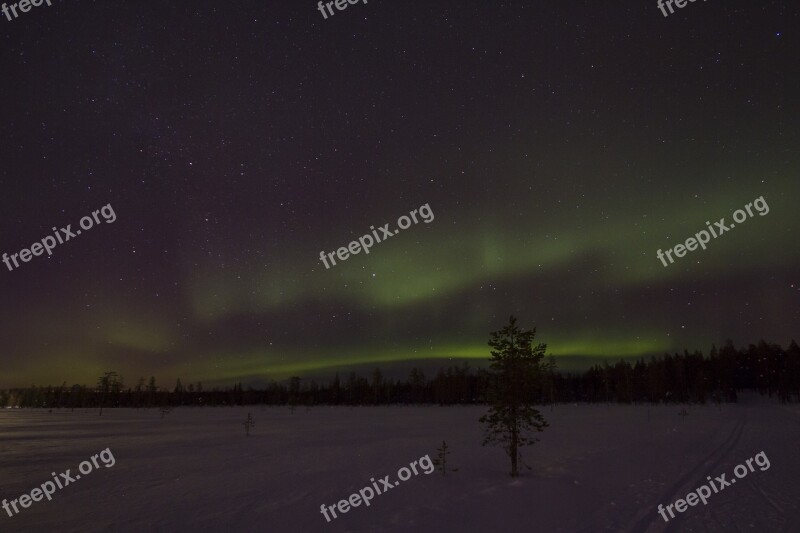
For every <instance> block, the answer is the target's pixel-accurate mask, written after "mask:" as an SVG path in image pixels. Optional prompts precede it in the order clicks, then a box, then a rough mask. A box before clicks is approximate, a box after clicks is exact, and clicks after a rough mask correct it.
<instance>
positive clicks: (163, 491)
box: [0, 397, 800, 533]
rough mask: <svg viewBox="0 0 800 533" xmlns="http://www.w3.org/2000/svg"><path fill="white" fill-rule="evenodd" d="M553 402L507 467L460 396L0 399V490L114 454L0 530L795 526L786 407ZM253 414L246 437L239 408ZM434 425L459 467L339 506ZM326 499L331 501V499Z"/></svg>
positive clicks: (790, 418) (433, 436)
mask: <svg viewBox="0 0 800 533" xmlns="http://www.w3.org/2000/svg"><path fill="white" fill-rule="evenodd" d="M679 410H680V407H677V406H669V407H664V406H660V407H652V408H650V414H649V416H650V421H649V422H648V408H647V407H646V406H617V405H614V406H605V405H599V406H587V405H580V406H574V405H560V406H556V407H555V409H554V410H553V411H551V410H550V408H549V407H546V408H544V409H543V412H544V414H545V416H546V418H547V419H548V421H549V422H550V424H551V427H550V428H548V429H547V430H546V431H545V432H544V433H542V434H540V436H541V438H542V441H541V442H539V443H537V444H536V445H535V446H533V447H531V448H526V449H525V451H524V457H525V461H526V462H527V463H528V464H529V465H530V466H532V467H533V470H530V471H528V470H526V471H524V473H523V476H522V477H521V478H519V479H517V480H512V479H511V478H510V477H509V476H508V468H509V464H508V460H507V458H506V456H505V454H504V453H503V451H502V450H501V449H499V448H492V447H481V445H480V443H481V427H480V424H479V423H478V421H477V419H478V417H479V416H480V415H481V414H482V413H483V412H484V408H475V407H356V408H350V407H338V408H333V407H314V408H312V409H311V410H310V411H306V409H305V408H304V407H301V408H299V409H297V410H296V412H295V413H294V414H291V413H290V412H289V409H287V408H262V407H243V408H238V407H237V408H203V409H200V408H183V409H176V410H174V411H173V412H172V413H170V414H169V415H167V416H166V418H164V419H161V415H160V413H159V412H158V411H157V410H155V409H153V410H141V411H136V410H130V409H123V410H115V409H107V410H105V411H104V413H103V416H102V417H98V416H97V411H84V410H75V412H70V411H69V410H61V411H58V410H54V411H53V412H52V413H48V412H47V411H41V410H11V409H4V410H2V411H0V499H2V498H5V499H14V498H18V497H19V496H20V495H21V494H23V493H30V491H31V490H32V489H34V488H36V487H38V486H40V485H41V484H42V483H44V482H45V481H48V480H49V479H51V476H50V473H51V472H56V473H58V472H64V471H66V469H68V468H70V469H71V470H72V475H73V476H74V475H75V473H76V472H77V468H78V464H79V463H80V462H81V461H84V460H87V459H89V458H90V457H91V456H92V455H94V454H96V453H99V452H100V451H101V450H103V449H105V448H110V449H111V451H112V453H113V454H114V457H115V459H116V464H115V465H114V466H113V467H111V468H105V467H103V466H102V463H101V466H100V468H99V469H97V470H94V471H93V472H92V473H91V474H89V475H86V476H82V477H81V479H80V480H77V481H76V482H75V483H73V484H70V485H69V486H67V487H64V488H63V489H62V490H58V491H57V492H56V493H55V495H54V496H53V501H50V502H48V501H47V500H44V501H41V502H38V503H33V505H32V506H31V507H29V508H28V509H23V510H21V513H20V514H18V515H15V516H14V517H11V518H9V517H8V515H7V514H6V513H5V512H4V511H1V510H0V513H2V514H1V515H0V531H3V532H7V531H48V532H50V531H67V532H68V531H80V532H88V531H131V532H142V531H165V532H167V531H168V532H176V531H270V532H296V531H297V532H299V531H302V532H313V531H331V532H334V531H402V532H406V531H414V532H427V531H431V532H434V531H436V532H450V531H479V532H484V531H486V532H516V531H520V532H522V531H525V532H530V531H543V532H550V531H581V532H595V531H635V532H643V531H758V532H762V531H770V532H771V531H785V532H795V533H796V532H798V531H800V509H799V508H798V506H800V460H798V451H800V408H799V407H798V406H789V407H785V406H780V405H777V404H767V403H764V402H762V401H760V400H757V399H755V398H752V397H745V398H744V400H743V401H742V402H741V403H740V404H739V405H723V406H722V407H721V409H720V408H719V407H717V406H716V405H712V406H705V407H690V408H689V413H690V414H689V416H685V417H681V416H678V415H677V412H678V411H679ZM247 412H251V413H252V414H253V417H254V418H255V422H256V426H255V428H254V429H253V431H252V433H251V436H250V437H249V438H247V437H245V434H244V427H243V425H242V422H243V420H244V419H245V417H246V416H247ZM442 439H446V440H447V443H448V445H449V446H450V449H451V451H452V454H451V455H450V456H449V458H448V459H449V465H450V466H452V467H455V468H458V469H459V470H458V472H455V473H448V474H447V476H446V477H442V476H441V475H440V474H439V473H438V472H435V473H433V474H431V475H424V474H420V475H417V476H414V475H412V476H411V478H410V479H409V480H408V481H405V482H403V483H400V484H399V485H398V486H397V487H395V488H393V489H392V490H391V491H389V492H387V493H386V494H382V495H380V496H376V497H375V498H374V499H373V500H372V502H371V505H370V506H369V507H365V506H364V505H363V504H362V505H360V506H359V507H357V508H353V509H351V510H350V511H349V512H348V513H347V514H344V515H340V516H339V518H337V519H335V520H333V521H331V522H330V523H328V522H326V521H325V518H324V517H323V516H322V514H321V513H320V505H321V504H323V503H324V504H326V505H335V504H336V502H338V501H339V500H342V499H346V498H347V497H348V496H349V495H350V494H352V493H354V492H357V491H359V490H360V489H361V488H363V487H365V486H370V485H371V483H370V481H369V480H370V478H371V477H374V478H375V479H376V480H377V479H379V478H382V477H384V476H385V475H387V474H388V475H390V476H391V479H392V480H396V479H397V470H398V469H399V468H400V467H402V466H407V465H408V464H409V463H410V462H412V461H414V460H415V459H419V458H420V457H422V456H424V455H425V454H429V455H430V456H431V457H432V458H433V457H434V456H435V453H436V448H437V447H438V446H439V445H440V443H441V441H442ZM762 450H763V451H764V452H765V453H766V455H767V457H768V458H769V460H770V463H771V467H770V468H769V469H768V470H766V471H763V472H762V471H761V470H760V469H758V468H756V470H755V472H753V473H750V474H749V475H748V476H747V477H746V478H743V479H741V480H739V482H738V483H737V484H736V485H732V486H730V487H728V488H726V489H725V490H724V491H722V492H720V493H719V494H714V495H712V496H711V498H710V499H709V501H708V505H706V506H702V504H700V505H698V506H696V507H690V508H689V509H688V510H687V511H686V512H684V513H682V514H678V517H677V518H676V519H674V520H672V521H671V522H670V523H669V524H665V523H664V521H663V519H661V518H660V516H659V515H658V514H657V506H658V504H659V503H661V504H664V505H668V504H670V503H673V502H674V501H675V500H676V499H678V498H683V497H685V496H686V494H687V493H688V492H689V491H691V490H694V489H695V488H696V487H698V486H700V485H701V484H703V483H705V482H706V476H712V478H713V477H716V476H718V475H720V474H722V473H726V474H727V477H728V478H731V477H733V474H732V471H733V468H734V466H736V465H737V464H739V463H743V462H744V461H745V460H746V459H749V458H750V457H752V456H754V455H755V454H756V453H758V452H760V451H762ZM337 514H338V513H337Z"/></svg>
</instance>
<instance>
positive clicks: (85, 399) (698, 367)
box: [0, 341, 800, 409]
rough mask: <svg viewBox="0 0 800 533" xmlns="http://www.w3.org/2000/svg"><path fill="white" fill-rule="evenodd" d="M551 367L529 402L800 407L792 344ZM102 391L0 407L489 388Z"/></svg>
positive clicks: (417, 379)
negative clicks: (749, 399)
mask: <svg viewBox="0 0 800 533" xmlns="http://www.w3.org/2000/svg"><path fill="white" fill-rule="evenodd" d="M550 361H551V363H550V364H546V365H542V368H541V369H539V370H538V375H537V376H536V379H535V380H533V381H532V383H533V385H532V386H531V388H530V390H528V391H527V393H528V395H529V397H528V398H527V399H528V400H530V401H532V402H533V403H538V404H547V403H560V402H590V403H594V402H619V403H634V402H636V403H640V402H652V403H706V402H709V401H717V402H735V401H736V399H737V392H740V391H743V390H754V391H758V392H759V393H761V394H762V395H768V396H770V397H772V396H773V395H774V396H776V397H777V398H778V399H780V401H782V402H800V347H798V345H797V343H795V341H792V342H791V344H790V345H789V347H788V348H786V349H784V348H782V347H781V346H779V345H777V344H769V343H766V342H764V341H761V342H759V343H758V344H757V345H753V344H751V345H749V346H748V347H747V348H741V349H736V348H735V347H734V346H733V344H732V343H731V342H730V341H728V342H727V343H726V344H725V345H724V346H723V347H722V348H721V349H719V350H718V349H717V348H716V347H712V349H711V351H710V352H709V354H708V357H705V356H703V354H702V352H700V351H696V352H694V353H689V352H688V351H684V353H683V354H679V353H675V354H672V355H670V354H665V355H664V356H662V357H653V358H651V359H650V360H649V361H645V360H643V359H639V360H637V361H635V362H634V363H633V364H631V363H630V362H629V361H624V360H621V361H619V362H616V363H613V364H608V363H607V362H605V363H603V364H602V365H600V364H598V365H595V366H593V367H591V368H590V369H589V370H587V371H586V372H584V373H567V374H564V373H559V372H558V371H557V370H556V368H555V365H554V364H553V363H554V361H553V358H552V357H551V358H550ZM97 383H98V384H97V386H95V387H87V386H85V385H72V386H71V387H69V386H67V385H66V383H64V384H62V385H61V386H60V387H52V386H47V387H36V386H32V387H29V388H24V389H11V390H6V391H0V407H4V406H19V407H43V408H51V409H52V408H70V409H74V408H92V407H100V408H102V407H136V408H146V407H174V406H225V405H253V404H264V405H290V406H301V405H306V406H311V405H320V404H323V405H386V404H439V405H452V404H483V403H486V394H487V391H488V387H489V376H488V374H487V373H486V371H485V370H481V369H474V368H471V367H470V366H468V364H467V363H464V365H463V366H456V367H449V368H447V369H440V370H439V371H438V372H437V373H436V375H435V376H433V377H431V378H428V377H426V376H425V374H424V373H423V372H422V371H421V370H419V369H417V368H414V369H412V370H411V373H410V375H409V377H408V378H407V379H406V380H405V381H400V380H391V379H386V378H385V377H384V376H383V374H382V373H381V371H380V370H379V369H375V370H374V371H373V372H372V373H371V375H370V376H369V377H368V378H367V377H363V376H359V375H357V374H356V373H354V372H351V373H349V374H348V375H347V376H346V377H345V378H344V379H340V377H339V375H338V374H337V375H336V377H335V378H334V380H333V381H331V382H329V383H324V384H323V383H318V382H316V381H315V380H304V379H301V378H299V377H292V378H290V379H289V380H287V381H285V382H281V383H278V382H274V381H273V382H271V383H270V384H269V385H267V386H266V388H264V389H253V388H250V387H247V388H245V387H242V385H241V384H236V385H234V386H233V387H227V388H213V389H210V390H207V389H204V388H203V385H202V383H197V384H191V383H190V384H188V385H186V386H184V385H183V384H182V383H181V381H180V379H179V380H178V381H177V383H176V384H175V386H174V387H171V388H169V389H166V388H163V387H160V386H158V385H157V384H156V380H155V378H154V377H151V378H150V379H149V381H147V382H145V379H144V378H141V379H139V381H138V383H137V384H136V385H135V386H133V387H128V388H125V386H124V384H123V381H122V379H121V378H120V377H119V376H117V375H116V374H115V373H114V372H108V373H106V374H105V375H104V376H102V377H101V378H99V379H98V382H97Z"/></svg>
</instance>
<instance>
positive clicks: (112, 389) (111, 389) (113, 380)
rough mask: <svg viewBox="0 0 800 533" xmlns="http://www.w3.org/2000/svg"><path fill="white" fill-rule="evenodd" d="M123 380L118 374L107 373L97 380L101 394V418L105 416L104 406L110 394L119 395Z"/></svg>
mask: <svg viewBox="0 0 800 533" xmlns="http://www.w3.org/2000/svg"><path fill="white" fill-rule="evenodd" d="M121 388H122V378H121V377H120V376H119V374H117V373H116V372H106V373H105V374H103V375H102V376H100V377H99V378H97V389H98V391H99V392H100V416H103V405H104V404H105V401H106V397H107V396H108V395H109V394H116V395H119V392H120V389H121Z"/></svg>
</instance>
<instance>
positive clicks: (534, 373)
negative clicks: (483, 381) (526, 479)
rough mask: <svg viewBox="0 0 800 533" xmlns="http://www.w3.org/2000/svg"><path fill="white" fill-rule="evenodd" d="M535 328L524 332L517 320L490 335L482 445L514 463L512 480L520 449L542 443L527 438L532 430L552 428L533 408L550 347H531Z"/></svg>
mask: <svg viewBox="0 0 800 533" xmlns="http://www.w3.org/2000/svg"><path fill="white" fill-rule="evenodd" d="M535 336H536V328H534V329H532V330H530V331H524V330H522V329H520V328H519V327H517V319H516V318H514V317H513V316H511V317H510V319H509V325H508V326H506V327H505V328H503V329H501V330H500V331H495V332H492V333H491V339H490V340H489V346H491V347H492V348H494V349H493V350H492V352H491V353H492V358H491V359H490V361H491V364H490V365H489V368H490V375H491V382H492V388H491V390H490V391H489V394H490V397H489V400H490V408H489V412H488V413H487V414H485V415H484V416H482V417H481V418H480V421H481V422H482V423H483V424H485V425H486V427H485V428H484V429H485V438H484V441H483V445H484V446H485V445H487V444H500V445H502V446H503V448H504V449H505V451H506V454H507V455H508V456H509V458H510V459H511V476H512V477H517V476H518V475H519V472H518V469H517V462H518V460H519V458H520V451H519V448H521V447H522V446H526V445H529V444H533V443H535V442H536V441H538V440H539V439H536V438H532V437H529V436H528V432H529V431H530V430H535V431H543V430H544V428H545V427H547V426H548V425H549V424H548V423H547V422H546V421H545V419H544V417H542V415H541V413H540V412H539V411H538V410H537V409H535V408H534V407H533V405H532V404H531V394H530V393H531V391H532V390H535V389H536V388H537V385H538V383H537V381H539V380H540V379H541V375H542V366H543V365H542V359H543V358H544V352H545V350H546V349H547V345H545V344H541V343H540V344H539V345H537V346H536V347H533V346H532V344H531V343H532V342H533V339H534V337H535Z"/></svg>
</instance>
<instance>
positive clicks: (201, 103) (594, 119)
mask: <svg viewBox="0 0 800 533" xmlns="http://www.w3.org/2000/svg"><path fill="white" fill-rule="evenodd" d="M334 9H335V8H334ZM798 28H800V21H799V20H798V13H797V6H796V5H795V4H794V3H792V2H789V1H755V0H749V1H722V0H709V1H707V2H699V1H698V2H695V3H690V4H688V5H687V7H685V8H683V9H680V10H678V11H677V12H676V13H675V14H673V15H670V16H669V17H667V18H665V17H664V16H663V15H662V14H661V12H660V11H659V10H658V8H657V7H656V2H655V0H647V1H644V0H642V1H630V0H626V1H623V2H596V1H591V2H590V1H579V2H576V1H565V0H558V1H556V0H552V1H542V2H523V1H519V2H507V1H500V2H477V1H475V0H472V1H464V2H455V1H451V0H441V1H438V0H437V1H435V2H430V1H425V2H423V1H402V2H401V1H398V0H369V2H368V3H367V4H366V5H365V4H362V3H359V4H356V5H351V6H349V7H348V8H347V9H346V10H345V11H341V12H339V11H335V15H334V16H332V17H329V18H328V19H327V20H326V19H323V17H322V15H321V14H320V12H319V11H318V10H317V6H316V3H315V2H313V1H312V0H296V1H294V0H293V1H291V2H289V1H288V0H285V1H281V2H263V1H261V2H243V1H240V2H235V3H225V2H210V1H204V0H193V1H192V2H188V1H179V2H153V1H143V2H122V1H104V2H92V1H81V2H78V1H69V2H67V1H61V0H53V5H52V6H51V7H48V6H47V5H46V4H43V6H41V7H35V8H32V9H31V10H30V11H29V12H28V13H24V14H21V16H20V17H19V18H17V19H14V20H12V21H8V20H7V19H6V18H5V17H4V16H2V15H0V72H1V73H2V74H1V75H2V81H0V91H2V94H1V96H2V102H3V105H2V108H0V109H2V111H0V113H2V120H0V128H2V130H1V131H2V136H1V137H0V140H1V141H2V142H0V187H1V188H0V190H2V196H1V197H0V228H2V229H1V230H0V252H3V253H7V254H9V255H10V254H14V253H18V252H19V251H20V250H21V249H23V248H29V247H30V246H31V245H32V244H33V243H34V242H37V241H40V240H41V239H43V238H44V237H46V236H48V235H52V234H53V233H54V232H53V230H52V229H51V228H52V227H54V226H55V227H57V228H61V227H66V226H67V224H71V225H72V230H73V231H74V230H75V229H80V227H79V225H78V223H79V220H80V219H81V217H83V216H85V215H91V212H92V211H95V210H99V209H101V208H102V207H103V206H105V205H107V204H111V206H112V207H113V210H114V212H115V214H116V217H117V219H116V221H115V222H114V223H105V222H104V221H103V219H102V217H101V218H100V221H101V223H100V224H96V225H95V226H94V227H93V228H92V229H90V230H87V231H83V232H82V234H81V235H79V236H76V237H74V238H71V239H70V240H69V241H68V242H65V243H63V244H59V245H58V246H56V247H55V248H54V249H53V251H52V254H53V255H52V256H51V257H50V258H48V257H47V256H46V255H42V256H39V257H33V258H32V259H31V260H30V262H27V263H21V264H20V267H19V268H15V269H14V270H13V271H9V270H8V269H7V267H6V266H5V265H3V264H0V291H2V302H3V305H2V307H0V340H1V341H2V345H1V346H0V386H27V385H30V384H34V383H35V384H38V385H46V384H48V383H52V384H54V385H57V384H60V383H61V382H62V381H67V382H68V383H93V382H94V381H95V380H96V377H97V376H98V375H100V374H101V373H102V372H103V371H105V370H116V371H118V372H119V373H120V374H122V375H123V376H124V377H125V380H126V384H133V383H135V381H136V380H137V379H138V377H139V376H145V377H149V376H150V375H155V376H156V378H157V380H158V381H159V384H162V385H171V384H172V383H174V380H175V379H176V378H177V377H180V378H181V379H182V381H183V382H184V383H187V382H189V381H198V380H201V381H203V382H204V383H220V384H225V383H232V382H233V381H235V380H242V381H245V382H263V381H266V380H269V379H283V378H286V377H287V376H290V375H301V376H308V375H312V374H320V375H321V374H324V373H326V372H327V373H329V374H332V373H333V372H334V371H335V370H338V371H340V372H347V371H349V369H351V368H353V367H351V366H349V365H369V367H373V366H381V365H382V364H384V363H388V362H394V364H397V362H403V363H408V365H407V366H409V367H410V366H412V365H413V364H417V363H418V362H420V361H423V360H431V359H434V360H436V364H437V365H442V366H446V365H448V364H456V363H460V362H461V361H463V360H464V359H465V358H468V359H469V360H470V361H471V363H473V362H474V364H480V361H481V360H485V359H487V358H488V356H489V349H488V347H487V345H486V342H487V340H488V336H489V332H490V331H493V330H496V329H499V328H501V327H502V326H503V325H505V323H506V322H507V319H508V316H509V315H510V314H514V315H516V316H517V317H518V318H519V319H520V321H521V322H522V324H523V325H525V326H527V327H530V326H536V327H537V328H538V337H537V341H541V342H545V343H547V344H548V353H552V354H554V355H556V356H557V357H560V358H562V361H565V362H567V361H569V360H572V359H570V358H569V357H567V356H574V357H578V356H580V357H583V358H586V357H589V358H591V360H597V361H601V360H603V359H604V358H613V359H618V358H619V357H622V356H625V357H628V356H634V355H647V356H649V355H650V354H661V353H663V352H664V351H674V350H681V351H682V350H683V349H684V348H688V349H690V350H694V349H701V350H703V351H705V352H707V350H708V349H709V348H710V346H711V344H712V343H716V344H717V345H719V344H720V343H722V342H724V340H725V339H726V338H731V339H732V340H733V341H734V342H735V343H736V344H743V343H750V342H757V341H758V339H760V338H762V337H763V338H764V339H766V340H769V341H772V342H778V343H781V344H787V343H788V342H789V341H790V339H791V338H792V337H794V338H797V339H798V340H800V335H798V329H797V325H798V318H800V275H798V273H800V268H799V267H800V251H798V248H797V242H798V216H797V213H798V209H797V199H798V194H800V181H799V180H798V177H800V173H799V171H800V161H799V160H798V147H800V123H799V121H798V116H799V114H800V109H799V108H800V106H798V95H800V83H798V82H800V75H799V73H798V70H799V69H800V61H798V55H797V53H798V46H797V44H798V40H797V31H798ZM760 196H763V197H764V199H765V200H766V202H767V203H768V206H769V214H768V215H766V216H758V215H756V216H755V217H754V218H750V219H748V221H747V222H746V223H743V224H741V225H738V224H737V226H736V228H735V229H733V230H731V231H730V232H727V233H725V234H724V235H723V236H720V237H719V238H718V239H713V240H712V241H711V242H710V243H709V244H708V249H707V250H699V249H698V250H696V251H694V252H690V253H689V254H687V255H686V256H685V257H683V258H682V259H677V261H676V263H674V264H671V265H669V266H668V267H664V266H663V265H662V263H661V262H660V261H659V260H658V259H657V257H656V250H658V249H662V250H664V249H668V248H671V247H672V246H675V245H676V244H679V243H682V242H684V241H685V240H686V239H687V238H689V237H692V236H693V235H694V234H695V233H697V232H698V231H700V230H703V229H705V228H706V221H711V223H712V224H713V222H714V221H717V220H719V219H720V218H722V217H725V218H726V221H727V222H730V221H731V214H732V212H733V211H734V210H736V209H738V208H741V207H744V205H745V204H747V203H749V202H752V201H753V200H754V199H756V198H758V197H760ZM424 204H429V205H430V208H431V210H432V211H433V213H434V215H435V219H434V220H433V221H432V222H430V223H429V224H425V223H419V224H416V225H412V226H411V227H410V228H409V229H407V230H405V231H401V232H400V233H399V234H397V235H395V236H394V237H392V239H391V240H389V241H387V242H385V243H380V244H376V245H375V246H373V248H372V249H371V253H370V254H369V255H364V254H363V253H361V254H359V255H355V256H352V257H350V258H349V259H347V260H346V261H343V262H337V265H336V266H334V267H332V268H330V269H326V268H325V267H324V266H323V264H322V263H321V261H320V260H319V254H320V252H321V251H323V250H324V251H326V252H335V251H336V249H338V248H339V247H342V246H347V245H348V243H349V242H350V241H352V240H354V239H358V237H360V236H361V235H363V234H365V233H370V226H375V227H376V228H377V227H379V226H382V225H384V224H386V223H390V224H391V227H395V225H396V220H397V218H398V217H400V216H401V215H404V214H408V212H409V211H411V210H413V209H416V208H418V207H420V206H422V205H424ZM584 360H585V359H584Z"/></svg>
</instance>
